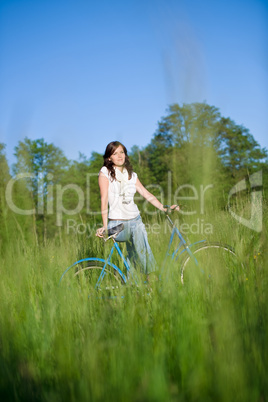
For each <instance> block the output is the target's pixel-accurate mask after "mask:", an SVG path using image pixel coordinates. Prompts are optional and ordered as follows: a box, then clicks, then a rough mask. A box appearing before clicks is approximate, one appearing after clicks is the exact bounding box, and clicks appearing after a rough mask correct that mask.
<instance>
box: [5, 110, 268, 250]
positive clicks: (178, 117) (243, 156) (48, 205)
mask: <svg viewBox="0 0 268 402" xmlns="http://www.w3.org/2000/svg"><path fill="white" fill-rule="evenodd" d="M111 140H113V139H111ZM129 156H130V160H131V162H132V165H133V168H134V171H136V172H137V174H138V176H139V178H140V180H141V182H142V183H143V184H144V185H145V186H149V187H150V191H151V192H155V194H156V195H158V196H159V195H161V197H162V199H163V201H164V202H165V203H167V201H168V199H169V198H170V196H173V195H174V194H177V195H178V196H179V195H180V196H181V197H183V196H185V197H187V196H188V197H189V198H191V197H190V195H191V192H192V191H193V190H192V188H193V187H194V188H197V187H198V186H201V185H202V186H203V188H204V187H206V186H210V187H211V191H210V192H209V195H208V198H209V199H210V201H211V202H212V203H214V205H217V207H218V208H224V207H225V206H226V200H227V197H228V193H229V191H230V189H231V188H232V186H234V185H235V184H236V183H237V182H239V180H242V179H243V178H248V177H249V175H250V174H252V173H254V172H257V171H260V170H261V171H262V177H263V191H264V194H265V192H266V193H267V188H268V183H267V161H268V154H267V150H266V149H265V148H261V147H260V145H259V144H258V143H257V141H256V140H255V139H254V137H253V135H252V134H251V133H250V132H249V130H248V129H247V128H245V127H244V126H241V125H237V124H236V123H235V122H234V121H233V120H231V119H230V118H226V117H223V116H221V113H220V111H219V109H218V108H216V107H214V106H210V105H208V104H206V103H193V104H183V105H181V106H180V105H178V104H172V105H170V106H169V107H168V108H167V111H166V115H165V116H164V117H162V118H161V119H160V120H159V122H158V126H157V129H156V132H155V133H154V135H153V136H152V139H151V141H150V143H149V144H148V145H147V146H146V147H144V148H140V147H139V146H138V145H136V146H133V147H132V148H131V150H130V152H129ZM15 157H16V162H15V164H14V165H13V166H12V167H10V166H8V163H7V159H6V156H5V145H4V144H0V167H1V177H0V235H1V240H0V247H1V251H3V250H4V249H5V248H6V246H7V245H8V244H9V243H10V242H11V241H12V242H14V243H15V244H16V239H18V238H19V239H20V242H22V243H25V244H28V243H29V242H30V243H31V242H33V243H34V244H37V245H40V244H46V243H47V241H49V240H50V239H55V238H56V239H59V241H61V238H62V236H63V233H64V228H65V229H66V225H67V222H68V220H69V221H70V219H73V221H76V222H80V223H85V222H87V223H90V225H91V226H92V227H93V226H94V225H96V224H97V223H98V222H99V221H100V214H99V213H98V211H99V207H100V200H99V190H98V181H97V175H98V172H99V169H100V168H101V166H102V162H103V158H102V155H101V154H99V153H97V152H94V151H92V153H91V155H90V156H89V157H88V156H85V155H83V154H80V155H79V158H78V160H68V159H67V158H66V156H65V155H64V153H63V151H62V150H61V149H60V148H58V147H56V146H55V145H53V144H48V143H46V142H45V140H44V139H42V138H41V139H37V140H30V139H29V138H25V139H24V140H23V141H20V142H19V143H18V145H17V146H16V147H15ZM192 198H193V197H192ZM137 202H138V203H139V202H141V201H139V200H137ZM88 227H89V226H88ZM65 233H66V230H65Z"/></svg>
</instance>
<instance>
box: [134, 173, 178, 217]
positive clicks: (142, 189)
mask: <svg viewBox="0 0 268 402" xmlns="http://www.w3.org/2000/svg"><path fill="white" fill-rule="evenodd" d="M136 190H137V191H138V193H139V194H140V195H142V196H143V198H145V199H146V200H147V201H149V202H150V203H151V204H152V205H153V206H154V207H156V208H158V209H160V211H164V212H166V211H167V208H164V206H163V204H162V203H161V202H160V201H158V199H157V198H156V197H155V196H154V195H153V194H152V193H150V191H148V190H147V189H146V188H145V187H144V186H143V185H142V184H141V182H140V181H139V179H137V181H136ZM170 208H171V209H174V210H176V211H179V210H180V207H179V206H178V205H172V206H171V207H170Z"/></svg>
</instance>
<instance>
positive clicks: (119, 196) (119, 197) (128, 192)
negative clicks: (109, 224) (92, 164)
mask: <svg viewBox="0 0 268 402" xmlns="http://www.w3.org/2000/svg"><path fill="white" fill-rule="evenodd" d="M115 169H116V168H115ZM125 170H126V169H125ZM100 172H102V173H103V174H104V176H105V177H107V179H108V180H109V188H108V204H109V213H108V219H118V220H120V219H134V218H136V217H137V216H138V215H139V213H140V212H139V209H138V207H137V205H136V204H135V203H134V194H135V193H136V181H137V178H138V176H137V174H136V173H134V172H133V173H132V177H131V179H130V180H127V184H124V188H123V192H122V187H121V183H120V182H119V181H118V180H116V179H114V180H112V178H111V175H110V172H109V170H108V169H107V167H106V166H103V167H102V168H101V170H100Z"/></svg>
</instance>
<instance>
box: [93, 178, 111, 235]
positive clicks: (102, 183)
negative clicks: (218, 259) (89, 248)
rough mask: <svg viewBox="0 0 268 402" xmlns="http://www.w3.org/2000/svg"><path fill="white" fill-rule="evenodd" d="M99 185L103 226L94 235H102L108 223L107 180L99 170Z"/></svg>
mask: <svg viewBox="0 0 268 402" xmlns="http://www.w3.org/2000/svg"><path fill="white" fill-rule="evenodd" d="M99 187H100V197H101V217H102V224H103V227H102V228H99V229H98V230H97V233H96V236H98V237H103V233H104V232H105V231H106V230H107V224H108V188H109V180H108V179H107V177H106V176H105V175H104V174H103V173H102V172H100V174H99Z"/></svg>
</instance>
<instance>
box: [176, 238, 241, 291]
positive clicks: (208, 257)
mask: <svg viewBox="0 0 268 402" xmlns="http://www.w3.org/2000/svg"><path fill="white" fill-rule="evenodd" d="M191 251H192V254H193V256H190V255H189V254H187V255H186V257H185V258H184V260H183V261H182V265H181V282H182V283H183V284H187V283H190V284H191V285H194V284H196V285H198V284H203V283H204V282H206V283H209V284H213V285H214V286H217V285H220V284H221V285H223V284H226V282H227V281H230V280H233V279H234V278H237V279H240V278H241V275H242V270H241V269H243V266H242V264H241V262H240V261H239V259H238V257H237V255H236V253H235V251H234V250H233V248H232V247H231V246H228V245H224V244H221V243H207V242H205V243H202V244H200V245H197V246H196V247H195V248H194V249H193V250H191Z"/></svg>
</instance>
